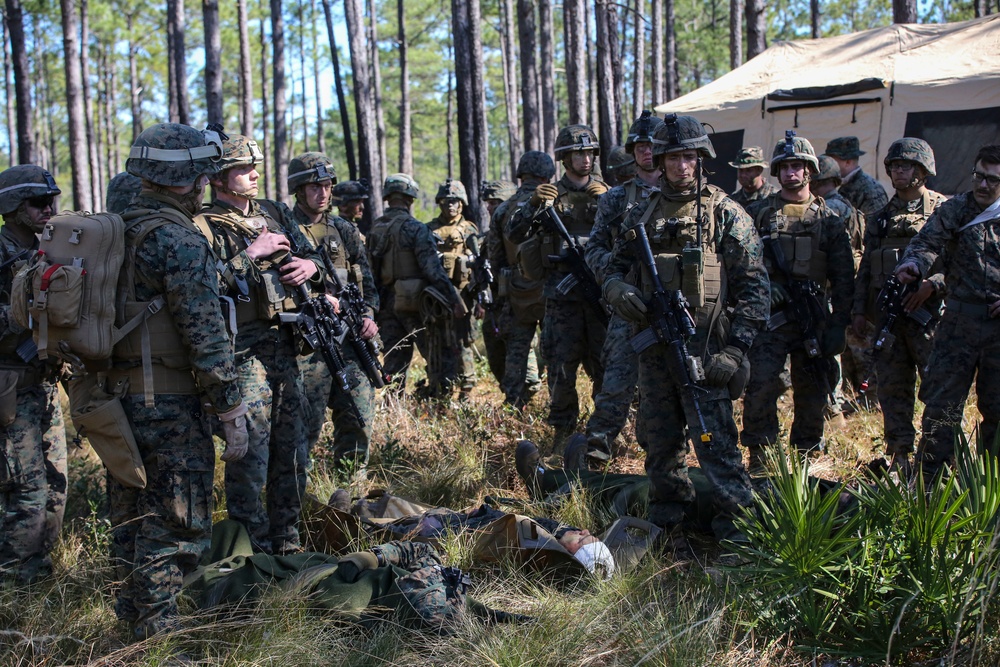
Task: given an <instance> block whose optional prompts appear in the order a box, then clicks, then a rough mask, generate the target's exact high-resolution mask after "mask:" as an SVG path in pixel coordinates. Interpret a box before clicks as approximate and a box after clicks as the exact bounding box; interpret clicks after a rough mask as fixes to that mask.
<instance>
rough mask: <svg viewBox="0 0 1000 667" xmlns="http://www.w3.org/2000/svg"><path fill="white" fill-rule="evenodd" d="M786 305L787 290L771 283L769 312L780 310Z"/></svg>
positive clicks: (782, 286)
mask: <svg viewBox="0 0 1000 667" xmlns="http://www.w3.org/2000/svg"><path fill="white" fill-rule="evenodd" d="M787 304H788V288H787V287H785V286H784V285H779V284H778V283H775V282H772V283H771V312H772V313H773V312H774V311H776V310H780V309H781V308H783V307H784V306H785V305H787Z"/></svg>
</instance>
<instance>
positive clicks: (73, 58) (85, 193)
mask: <svg viewBox="0 0 1000 667" xmlns="http://www.w3.org/2000/svg"><path fill="white" fill-rule="evenodd" d="M59 4H60V8H61V10H62V31H63V61H64V65H65V70H66V109H67V111H68V112H69V161H70V168H71V169H72V170H73V208H74V209H76V210H77V211H92V210H94V208H93V199H92V194H93V193H92V191H91V188H90V167H89V165H88V162H89V160H90V157H89V154H88V151H87V144H86V141H87V121H86V117H85V113H84V109H83V94H82V91H81V88H82V87H83V81H82V78H83V77H82V76H81V74H80V43H79V37H78V36H77V32H76V31H77V23H76V7H75V4H76V3H74V2H73V0H60V2H59Z"/></svg>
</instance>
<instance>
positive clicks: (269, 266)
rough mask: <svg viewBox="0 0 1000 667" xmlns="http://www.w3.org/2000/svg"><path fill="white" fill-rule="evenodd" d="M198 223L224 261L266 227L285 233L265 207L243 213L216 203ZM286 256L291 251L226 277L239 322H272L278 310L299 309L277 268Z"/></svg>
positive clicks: (237, 321) (196, 221)
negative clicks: (252, 212)
mask: <svg viewBox="0 0 1000 667" xmlns="http://www.w3.org/2000/svg"><path fill="white" fill-rule="evenodd" d="M195 224H196V225H197V226H198V228H199V229H201V231H202V233H203V234H204V235H205V236H206V238H208V239H209V240H210V241H211V242H212V247H213V249H214V250H215V251H216V252H217V253H218V254H219V256H220V257H221V258H222V259H223V260H224V261H229V260H231V259H232V258H233V257H236V256H237V255H239V254H240V253H241V252H243V251H245V250H246V249H247V248H248V247H250V244H251V243H253V241H254V239H256V238H257V237H258V236H260V234H261V233H262V232H263V231H264V229H268V230H269V231H271V232H272V233H274V234H281V235H283V236H284V235H285V230H284V229H282V228H281V225H280V224H278V222H277V220H275V219H274V218H273V217H272V216H270V215H268V214H267V213H265V212H264V211H263V210H262V211H261V213H260V214H258V215H252V216H244V215H243V214H242V213H240V212H239V211H226V210H223V209H220V208H219V207H217V206H216V207H212V208H210V209H208V210H207V211H204V212H202V213H200V214H199V215H198V216H197V217H196V218H195ZM287 257H288V253H279V254H277V255H275V256H272V257H269V258H267V259H258V260H256V261H254V262H252V264H251V269H250V271H249V272H248V274H247V275H246V276H236V275H227V276H226V279H227V282H228V283H229V287H230V290H229V291H230V293H231V294H232V296H233V298H234V299H235V301H236V323H237V325H240V324H243V323H246V322H252V321H254V320H264V321H270V320H272V319H274V318H275V317H276V316H277V315H278V313H282V312H287V311H293V310H295V309H296V308H298V304H297V302H296V300H295V296H294V295H295V293H294V292H293V291H291V290H289V289H287V288H286V287H285V285H284V284H282V282H281V272H280V271H279V269H278V267H279V266H280V265H281V263H282V262H283V261H284V260H285V259H286V258H287Z"/></svg>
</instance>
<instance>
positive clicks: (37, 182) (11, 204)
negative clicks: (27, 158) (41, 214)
mask: <svg viewBox="0 0 1000 667" xmlns="http://www.w3.org/2000/svg"><path fill="white" fill-rule="evenodd" d="M61 193H62V191H61V190H60V189H59V188H58V186H56V182H55V180H54V179H53V178H52V174H50V173H49V172H48V171H46V170H45V169H42V168H41V167H38V166H36V165H33V164H19V165H15V166H13V167H10V168H8V169H4V170H3V171H2V172H0V215H9V214H11V213H13V212H14V211H16V210H17V207H18V206H20V205H21V202H23V201H25V200H27V199H31V198H32V197H44V196H46V195H52V196H55V195H59V194H61Z"/></svg>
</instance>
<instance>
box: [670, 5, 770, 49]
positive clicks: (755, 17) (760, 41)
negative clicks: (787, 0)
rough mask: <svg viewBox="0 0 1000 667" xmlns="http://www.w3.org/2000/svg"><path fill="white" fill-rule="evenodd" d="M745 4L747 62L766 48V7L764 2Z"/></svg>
mask: <svg viewBox="0 0 1000 667" xmlns="http://www.w3.org/2000/svg"><path fill="white" fill-rule="evenodd" d="M667 1H668V2H672V1H673V0H667ZM746 2H747V4H746V14H747V60H750V59H751V58H753V57H754V56H756V55H758V54H760V53H761V52H762V51H763V50H764V49H766V48H767V6H766V5H765V4H764V0H746Z"/></svg>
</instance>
